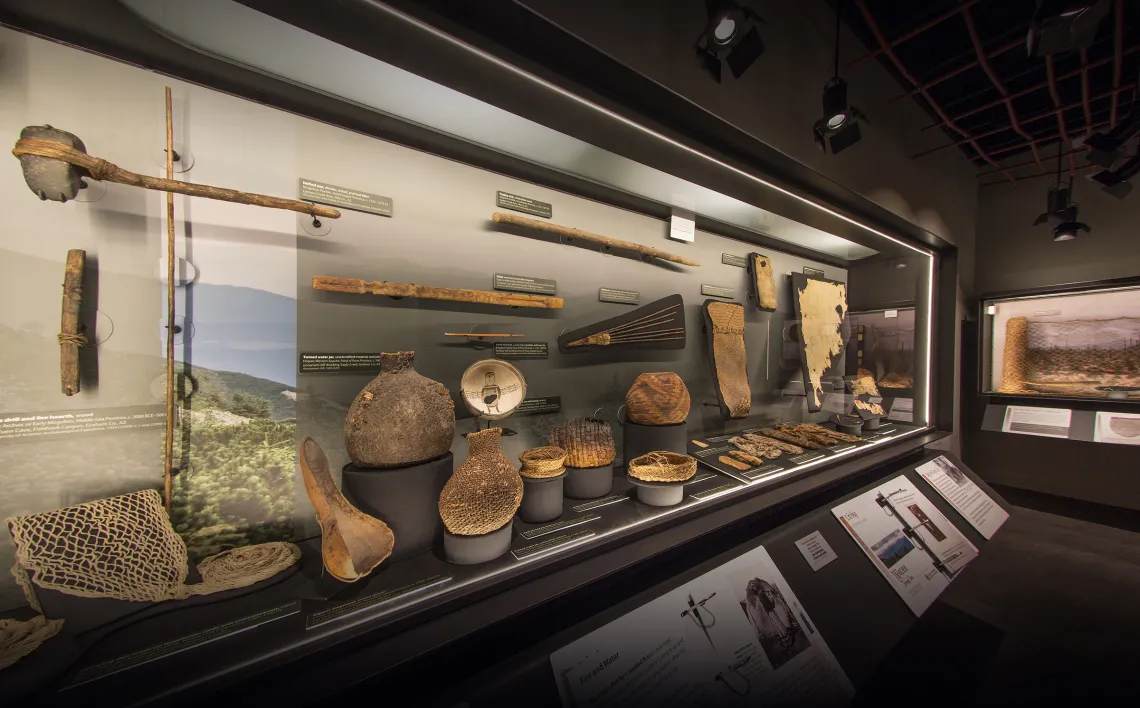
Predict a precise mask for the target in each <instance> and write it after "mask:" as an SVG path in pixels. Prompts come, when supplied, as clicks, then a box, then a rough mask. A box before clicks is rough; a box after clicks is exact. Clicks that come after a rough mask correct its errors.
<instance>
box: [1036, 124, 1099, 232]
mask: <svg viewBox="0 0 1140 708" xmlns="http://www.w3.org/2000/svg"><path fill="white" fill-rule="evenodd" d="M1061 147H1062V145H1061V143H1060V142H1058V143H1057V184H1055V185H1053V186H1052V187H1050V188H1049V194H1048V195H1047V196H1046V198H1045V212H1044V213H1042V214H1040V215H1038V217H1037V219H1036V220H1035V221H1034V222H1033V225H1034V226H1040V225H1041V224H1044V223H1045V222H1047V221H1049V220H1050V219H1053V220H1055V221H1059V222H1060V223H1059V224H1057V225H1056V226H1054V227H1053V240H1054V241H1072V240H1073V239H1075V238H1076V237H1077V236H1078V235H1080V233H1081V232H1082V231H1085V232H1088V231H1092V227H1091V226H1089V225H1088V224H1082V223H1081V222H1079V221H1077V209H1078V208H1079V207H1078V206H1077V203H1076V202H1074V201H1072V194H1073V178H1072V177H1071V176H1070V177H1069V186H1068V187H1065V186H1062V184H1061Z"/></svg>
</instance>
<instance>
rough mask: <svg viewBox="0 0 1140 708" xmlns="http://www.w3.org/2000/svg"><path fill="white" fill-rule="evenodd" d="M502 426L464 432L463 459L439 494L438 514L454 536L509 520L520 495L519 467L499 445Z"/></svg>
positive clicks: (493, 527) (484, 530)
mask: <svg viewBox="0 0 1140 708" xmlns="http://www.w3.org/2000/svg"><path fill="white" fill-rule="evenodd" d="M502 433H503V429H502V428H488V429H487V430H481V431H479V432H477V433H470V434H468V435H467V445H468V452H467V459H466V460H464V461H463V464H462V465H460V466H459V469H457V470H455V474H453V475H451V479H449V480H447V484H445V485H444V486H443V492H442V493H441V494H440V495H439V516H440V518H441V519H443V525H444V526H446V527H447V530H448V531H450V532H451V533H453V534H455V535H457V536H480V535H482V534H485V533H490V532H492V531H496V530H498V529H501V528H502V527H503V526H504V525H506V524H508V523H510V520H511V519H512V518H513V517H514V515H515V512H516V511H518V509H519V504H521V503H522V498H523V482H522V477H520V476H519V471H518V470H517V469H515V468H514V466H513V465H512V464H511V463H510V461H509V460H508V459H507V456H506V455H504V454H503V451H502V450H501V449H500V448H499V437H500V436H501V435H502Z"/></svg>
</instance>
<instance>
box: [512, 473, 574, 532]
mask: <svg viewBox="0 0 1140 708" xmlns="http://www.w3.org/2000/svg"><path fill="white" fill-rule="evenodd" d="M565 479H566V472H563V473H562V474H560V475H558V476H557V477H543V478H541V479H532V478H530V477H523V478H522V481H523V499H522V505H520V506H519V518H520V519H522V520H523V521H525V522H527V523H528V524H539V523H542V522H544V521H553V520H554V519H557V518H558V517H559V516H562V492H563V481H564V480H565Z"/></svg>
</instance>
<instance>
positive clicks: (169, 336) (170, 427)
mask: <svg viewBox="0 0 1140 708" xmlns="http://www.w3.org/2000/svg"><path fill="white" fill-rule="evenodd" d="M173 176H174V110H173V108H172V101H171V98H170V87H169V86H167V87H166V179H167V180H171V178H172V177H173ZM173 493H174V192H167V193H166V448H165V455H164V457H163V466H162V500H163V504H165V506H166V513H167V514H169V513H170V501H171V496H172V495H173Z"/></svg>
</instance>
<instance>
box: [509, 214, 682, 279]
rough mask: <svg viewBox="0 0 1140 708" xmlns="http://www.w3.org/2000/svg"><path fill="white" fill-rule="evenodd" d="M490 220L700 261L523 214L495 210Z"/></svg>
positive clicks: (676, 260) (645, 253)
mask: <svg viewBox="0 0 1140 708" xmlns="http://www.w3.org/2000/svg"><path fill="white" fill-rule="evenodd" d="M491 220H492V221H494V222H495V223H496V224H510V225H512V226H525V227H526V228H528V229H535V230H536V231H545V232H546V233H551V234H558V235H559V236H560V237H565V238H566V239H567V240H568V241H571V242H572V241H574V240H575V239H577V240H580V241H586V242H587V243H596V244H598V245H600V246H604V247H606V248H620V249H622V250H625V251H633V252H634V253H637V254H640V255H642V256H647V257H650V258H659V259H661V260H663V261H670V262H672V263H680V264H681V265H687V266H699V265H700V263H697V262H696V261H694V260H692V259H690V258H685V257H684V256H678V255H676V254H673V253H669V252H668V251H662V250H661V249H659V248H653V247H652V246H642V245H641V244H640V243H633V242H630V241H623V240H621V239H617V238H610V237H609V236H602V235H601V234H595V233H590V232H589V231H583V230H582V229H575V228H571V227H569V226H559V225H558V224H552V223H550V222H549V221H539V220H538V219H529V218H527V217H525V216H517V215H515V214H506V213H504V212H501V211H497V212H495V213H494V214H492V215H491Z"/></svg>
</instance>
